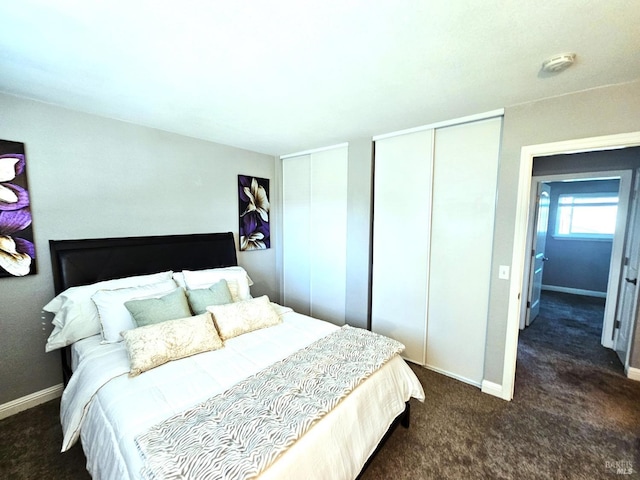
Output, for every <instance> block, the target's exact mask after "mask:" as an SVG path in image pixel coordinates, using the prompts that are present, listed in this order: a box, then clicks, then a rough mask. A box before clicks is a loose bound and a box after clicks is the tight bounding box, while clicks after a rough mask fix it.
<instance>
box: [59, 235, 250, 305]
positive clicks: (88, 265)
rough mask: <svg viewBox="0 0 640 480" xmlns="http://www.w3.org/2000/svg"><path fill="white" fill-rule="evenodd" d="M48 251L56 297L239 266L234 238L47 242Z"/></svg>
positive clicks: (164, 236)
mask: <svg viewBox="0 0 640 480" xmlns="http://www.w3.org/2000/svg"><path fill="white" fill-rule="evenodd" d="M49 247H50V250H51V264H52V268H53V286H54V289H55V293H56V295H57V294H59V293H60V292H62V291H63V290H66V289H67V288H69V287H73V286H77V285H88V284H90V283H95V282H99V281H102V280H111V279H114V278H122V277H129V276H132V275H141V274H145V273H156V272H162V271H166V270H174V271H180V270H198V269H203V268H214V267H230V266H234V265H237V264H238V262H237V257H236V247H235V242H234V240H233V233H231V232H226V233H202V234H192V235H163V236H151V237H122V238H91V239H85V240H49Z"/></svg>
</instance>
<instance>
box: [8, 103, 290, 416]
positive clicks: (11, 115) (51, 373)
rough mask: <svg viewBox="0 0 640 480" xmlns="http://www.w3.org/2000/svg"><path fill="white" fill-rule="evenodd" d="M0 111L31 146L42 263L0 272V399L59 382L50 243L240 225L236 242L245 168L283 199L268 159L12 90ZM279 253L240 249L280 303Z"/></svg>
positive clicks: (258, 282) (243, 261) (11, 135)
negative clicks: (48, 314)
mask: <svg viewBox="0 0 640 480" xmlns="http://www.w3.org/2000/svg"><path fill="white" fill-rule="evenodd" d="M0 112H2V115H1V116H0V139H3V140H12V141H18V142H23V143H24V144H25V149H26V156H27V176H28V182H29V189H30V193H31V199H32V212H33V227H34V228H33V230H34V237H35V242H36V254H37V266H38V273H37V274H36V275H32V276H28V277H23V278H0V404H3V403H6V402H8V401H11V400H14V399H16V398H20V397H22V396H25V395H28V394H30V393H33V392H36V391H39V390H43V389H45V388H47V387H50V386H52V385H56V384H58V383H60V382H61V378H62V377H61V373H60V362H59V355H58V353H57V352H53V353H48V354H45V353H44V345H45V341H46V338H47V337H48V335H49V333H50V331H51V325H50V324H49V321H48V319H47V320H46V321H43V320H42V319H41V308H42V306H43V305H44V304H45V303H47V302H48V301H49V299H50V298H51V297H52V296H53V281H52V277H51V264H50V259H49V247H48V241H49V239H70V238H92V237H93V238H95V237H117V236H136V235H164V234H178V233H205V232H222V231H232V232H234V234H235V235H236V241H237V232H238V200H237V186H236V185H237V175H238V174H245V175H254V176H258V177H264V178H269V179H271V180H272V182H271V197H272V198H271V199H270V200H271V201H272V205H277V204H278V200H279V194H278V189H279V185H278V182H277V180H276V179H275V167H276V163H275V158H274V157H271V156H268V155H263V154H259V153H254V152H250V151H246V150H240V149H237V148H233V147H228V146H224V145H219V144H214V143H210V142H205V141H201V140H196V139H193V138H187V137H183V136H179V135H174V134H170V133H166V132H162V131H159V130H153V129H150V128H145V127H140V126H136V125H132V124H128V123H124V122H119V121H114V120H108V119H104V118H100V117H96V116H92V115H87V114H83V113H79V112H73V111H70V110H65V109H62V108H58V107H54V106H51V105H46V104H43V103H39V102H34V101H30V100H25V99H20V98H16V97H12V96H8V95H0ZM274 180H276V181H274ZM273 213H274V214H275V215H272V222H273V225H274V226H277V225H278V222H279V218H278V215H279V213H278V212H277V211H276V212H273ZM277 231H278V230H277V228H273V235H274V237H275V238H273V239H272V246H275V245H276V244H277V242H278V238H277ZM275 250H276V248H271V249H270V250H266V251H253V252H238V261H239V263H240V265H242V266H244V267H245V268H246V269H247V270H248V271H249V273H250V275H251V278H252V279H253V280H254V282H255V285H254V286H253V287H252V292H253V293H254V294H267V295H269V296H270V297H272V298H275V299H278V298H279V296H280V288H279V283H278V281H277V277H276V273H277V272H276V254H275Z"/></svg>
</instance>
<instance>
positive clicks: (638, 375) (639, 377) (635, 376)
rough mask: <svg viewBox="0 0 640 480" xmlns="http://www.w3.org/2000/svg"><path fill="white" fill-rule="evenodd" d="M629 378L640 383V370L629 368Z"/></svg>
mask: <svg viewBox="0 0 640 480" xmlns="http://www.w3.org/2000/svg"><path fill="white" fill-rule="evenodd" d="M627 378H629V379H631V380H635V381H636V382H640V368H633V367H629V368H627Z"/></svg>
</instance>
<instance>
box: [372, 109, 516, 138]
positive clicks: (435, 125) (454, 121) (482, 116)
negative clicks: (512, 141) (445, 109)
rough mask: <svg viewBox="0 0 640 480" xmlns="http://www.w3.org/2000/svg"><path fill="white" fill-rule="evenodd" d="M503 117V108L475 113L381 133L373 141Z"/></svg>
mask: <svg viewBox="0 0 640 480" xmlns="http://www.w3.org/2000/svg"><path fill="white" fill-rule="evenodd" d="M503 115H504V108H499V109H497V110H491V111H489V112H484V113H477V114H475V115H467V116H466V117H461V118H455V119H452V120H445V121H442V122H436V123H430V124H429V125H422V126H420V127H413V128H407V129H405V130H398V131H397V132H390V133H383V134H380V135H374V137H373V141H374V142H375V141H377V140H382V139H385V138H390V137H397V136H400V135H405V134H407V133H415V132H422V131H423V130H430V129H432V128H433V129H435V128H443V127H452V126H454V125H461V124H463V123H470V122H476V121H478V120H488V119H489V118H494V117H501V116H503Z"/></svg>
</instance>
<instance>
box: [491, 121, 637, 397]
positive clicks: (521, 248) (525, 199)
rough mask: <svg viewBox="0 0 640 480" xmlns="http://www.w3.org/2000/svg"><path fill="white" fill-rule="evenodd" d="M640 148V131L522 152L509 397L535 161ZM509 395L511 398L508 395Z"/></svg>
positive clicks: (508, 346) (505, 383) (505, 372)
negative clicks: (571, 154) (579, 153)
mask: <svg viewBox="0 0 640 480" xmlns="http://www.w3.org/2000/svg"><path fill="white" fill-rule="evenodd" d="M636 145H640V132H630V133H621V134H617V135H605V136H602V137H591V138H582V139H576V140H568V141H563V142H555V143H545V144H540V145H528V146H524V147H522V150H521V153H520V174H519V179H518V198H517V203H516V216H515V222H514V227H515V233H514V236H513V252H512V262H511V273H512V274H511V283H510V285H509V306H508V311H507V328H506V338H505V349H504V364H503V369H502V388H503V391H504V392H505V398H507V397H508V398H510V399H511V398H513V388H514V385H515V378H516V356H517V354H518V334H519V326H520V305H521V302H522V301H523V297H526V295H521V293H522V292H521V289H522V285H523V280H524V278H523V272H524V268H523V267H524V262H525V258H526V256H527V255H526V253H527V252H526V243H527V225H528V216H529V194H530V190H531V179H532V175H531V172H532V167H533V158H534V157H540V156H547V155H556V154H560V153H563V154H564V153H576V152H588V151H601V150H613V149H617V148H624V147H630V146H636ZM507 393H509V395H507Z"/></svg>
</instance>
